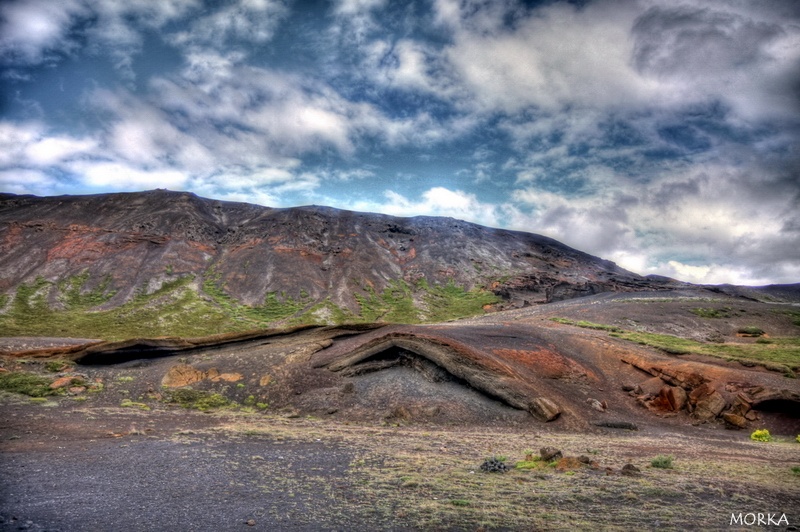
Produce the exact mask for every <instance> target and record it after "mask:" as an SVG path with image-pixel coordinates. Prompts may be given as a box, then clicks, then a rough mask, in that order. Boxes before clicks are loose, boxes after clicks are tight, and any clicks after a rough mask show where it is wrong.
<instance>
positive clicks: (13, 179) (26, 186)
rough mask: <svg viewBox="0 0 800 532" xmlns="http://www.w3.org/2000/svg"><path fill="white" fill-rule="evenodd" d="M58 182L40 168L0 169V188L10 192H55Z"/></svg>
mask: <svg viewBox="0 0 800 532" xmlns="http://www.w3.org/2000/svg"><path fill="white" fill-rule="evenodd" d="M59 188H60V187H59V183H58V181H57V180H56V179H54V178H53V177H52V176H50V175H48V174H47V173H45V172H44V171H42V170H32V169H29V168H14V169H10V170H2V169H0V190H2V191H3V192H10V193H12V194H55V193H57V192H58V190H59Z"/></svg>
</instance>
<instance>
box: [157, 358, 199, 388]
mask: <svg viewBox="0 0 800 532" xmlns="http://www.w3.org/2000/svg"><path fill="white" fill-rule="evenodd" d="M205 376H206V374H205V373H204V372H202V371H200V370H199V369H195V368H193V367H192V366H190V365H188V364H178V365H176V366H172V367H171V368H169V371H167V374H166V375H164V378H163V379H161V385H162V386H167V387H168V388H178V387H180V386H187V385H189V384H192V383H194V382H198V381H201V380H203V379H204V378H205Z"/></svg>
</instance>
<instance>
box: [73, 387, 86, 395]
mask: <svg viewBox="0 0 800 532" xmlns="http://www.w3.org/2000/svg"><path fill="white" fill-rule="evenodd" d="M85 391H86V386H72V387H71V388H70V389H69V393H71V394H72V395H79V394H82V393H83V392H85Z"/></svg>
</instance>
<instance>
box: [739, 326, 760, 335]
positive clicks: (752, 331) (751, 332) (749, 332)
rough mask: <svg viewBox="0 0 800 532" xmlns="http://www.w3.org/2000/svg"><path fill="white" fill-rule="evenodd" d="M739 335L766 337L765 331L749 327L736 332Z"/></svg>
mask: <svg viewBox="0 0 800 532" xmlns="http://www.w3.org/2000/svg"><path fill="white" fill-rule="evenodd" d="M736 332H738V333H739V334H743V335H745V336H764V334H765V333H764V329H761V328H759V327H754V326H749V327H739V329H738V330H737V331H736Z"/></svg>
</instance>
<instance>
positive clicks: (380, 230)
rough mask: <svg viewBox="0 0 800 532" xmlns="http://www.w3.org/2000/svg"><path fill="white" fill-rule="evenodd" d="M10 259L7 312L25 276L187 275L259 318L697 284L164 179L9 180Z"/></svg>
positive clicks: (65, 297)
mask: <svg viewBox="0 0 800 532" xmlns="http://www.w3.org/2000/svg"><path fill="white" fill-rule="evenodd" d="M0 270H2V271H3V272H4V274H3V276H2V278H0V294H4V296H3V297H4V299H5V301H4V305H0V308H2V307H5V310H4V311H2V312H4V313H5V314H6V315H8V313H9V311H10V310H9V309H11V310H13V309H14V308H16V307H15V306H14V305H15V303H14V301H16V300H19V294H20V290H19V288H20V287H25V288H24V290H23V291H22V292H24V294H23V295H25V294H28V292H30V294H28V295H33V296H35V297H34V299H36V298H39V299H41V300H44V301H46V303H47V305H48V306H49V307H50V308H54V309H63V308H67V309H68V308H69V307H70V305H72V307H75V308H78V307H80V308H81V309H82V310H84V311H108V310H112V309H115V308H121V307H123V306H125V305H130V304H132V302H134V301H137V300H141V299H142V298H147V297H155V295H158V294H159V293H160V292H163V291H165V290H166V289H167V288H169V289H172V288H173V287H178V288H181V287H182V289H191V290H193V291H195V292H196V293H197V294H198V296H199V298H200V300H202V302H203V304H204V305H206V306H207V307H209V308H212V309H213V308H216V309H217V310H219V311H225V312H227V313H228V314H231V313H232V314H231V315H234V317H238V318H237V319H239V318H241V319H240V320H239V321H243V322H248V320H250V321H251V322H252V321H253V316H254V314H253V309H256V310H258V311H259V312H260V313H261V314H260V318H259V319H256V320H255V322H252V323H247V324H249V325H257V326H261V325H264V324H271V323H274V322H277V323H279V324H285V323H288V322H287V321H286V320H292V319H293V320H294V323H298V322H303V321H305V322H313V323H337V322H343V321H383V320H385V321H410V322H415V321H417V322H419V321H436V320H437V319H442V318H452V317H461V316H467V315H474V314H476V313H481V312H482V311H484V310H504V309H509V308H519V307H522V306H526V305H531V304H537V303H547V302H552V301H559V300H563V299H569V298H573V297H579V296H582V295H591V294H596V293H601V292H618V291H641V290H649V291H652V290H672V289H676V288H686V287H691V286H692V285H688V284H687V283H682V282H679V281H675V280H671V279H666V278H647V277H642V276H640V275H638V274H635V273H633V272H629V271H627V270H624V269H623V268H621V267H619V266H617V265H616V264H614V263H613V262H611V261H607V260H604V259H601V258H599V257H594V256H592V255H589V254H587V253H584V252H582V251H579V250H576V249H574V248H571V247H569V246H566V245H565V244H562V243H560V242H558V241H556V240H554V239H552V238H549V237H545V236H542V235H537V234H534V233H526V232H522V231H511V230H507V229H497V228H489V227H483V226H480V225H478V224H474V223H470V222H465V221H461V220H456V219H453V218H445V217H429V216H419V217H411V218H403V217H395V216H390V215H385V214H375V213H361V212H356V211H348V210H341V209H335V208H333V207H324V206H316V205H309V206H302V207H289V208H272V207H263V206H259V205H254V204H249V203H239V202H228V201H220V200H213V199H206V198H202V197H199V196H197V195H195V194H193V193H189V192H173V191H167V190H163V189H157V190H152V191H146V192H131V193H112V194H97V195H86V196H70V195H66V196H49V197H38V196H27V195H26V196H17V195H13V194H1V195H0ZM165 287H166V288H165ZM137 298H139V299H137ZM39 299H36V300H37V301H38V300H39ZM465 302H466V303H465ZM23 303H24V304H23ZM34 303H35V302H34V301H33V300H30V301H27V303H26V302H22V303H20V304H21V305H22V306H23V307H24V306H25V305H28V307H31V306H34V307H35V304H34ZM465 305H466V307H468V308H460V307H462V306H465ZM454 306H458V307H459V308H458V309H456V310H453V309H454V308H455V307H454ZM439 307H442V308H444V307H446V308H447V309H448V310H447V312H445V311H444V310H442V309H440V308H439ZM451 307H453V308H451ZM231 309H232V310H231ZM207 310H208V309H207ZM451 310H452V311H451ZM200 314H202V313H200ZM273 318H274V319H273ZM195 319H202V318H198V317H197V316H195ZM281 320H283V321H281ZM244 325H245V323H243V324H242V326H244ZM223 329H224V327H223ZM165 330H166V329H165ZM216 332H222V331H216Z"/></svg>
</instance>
